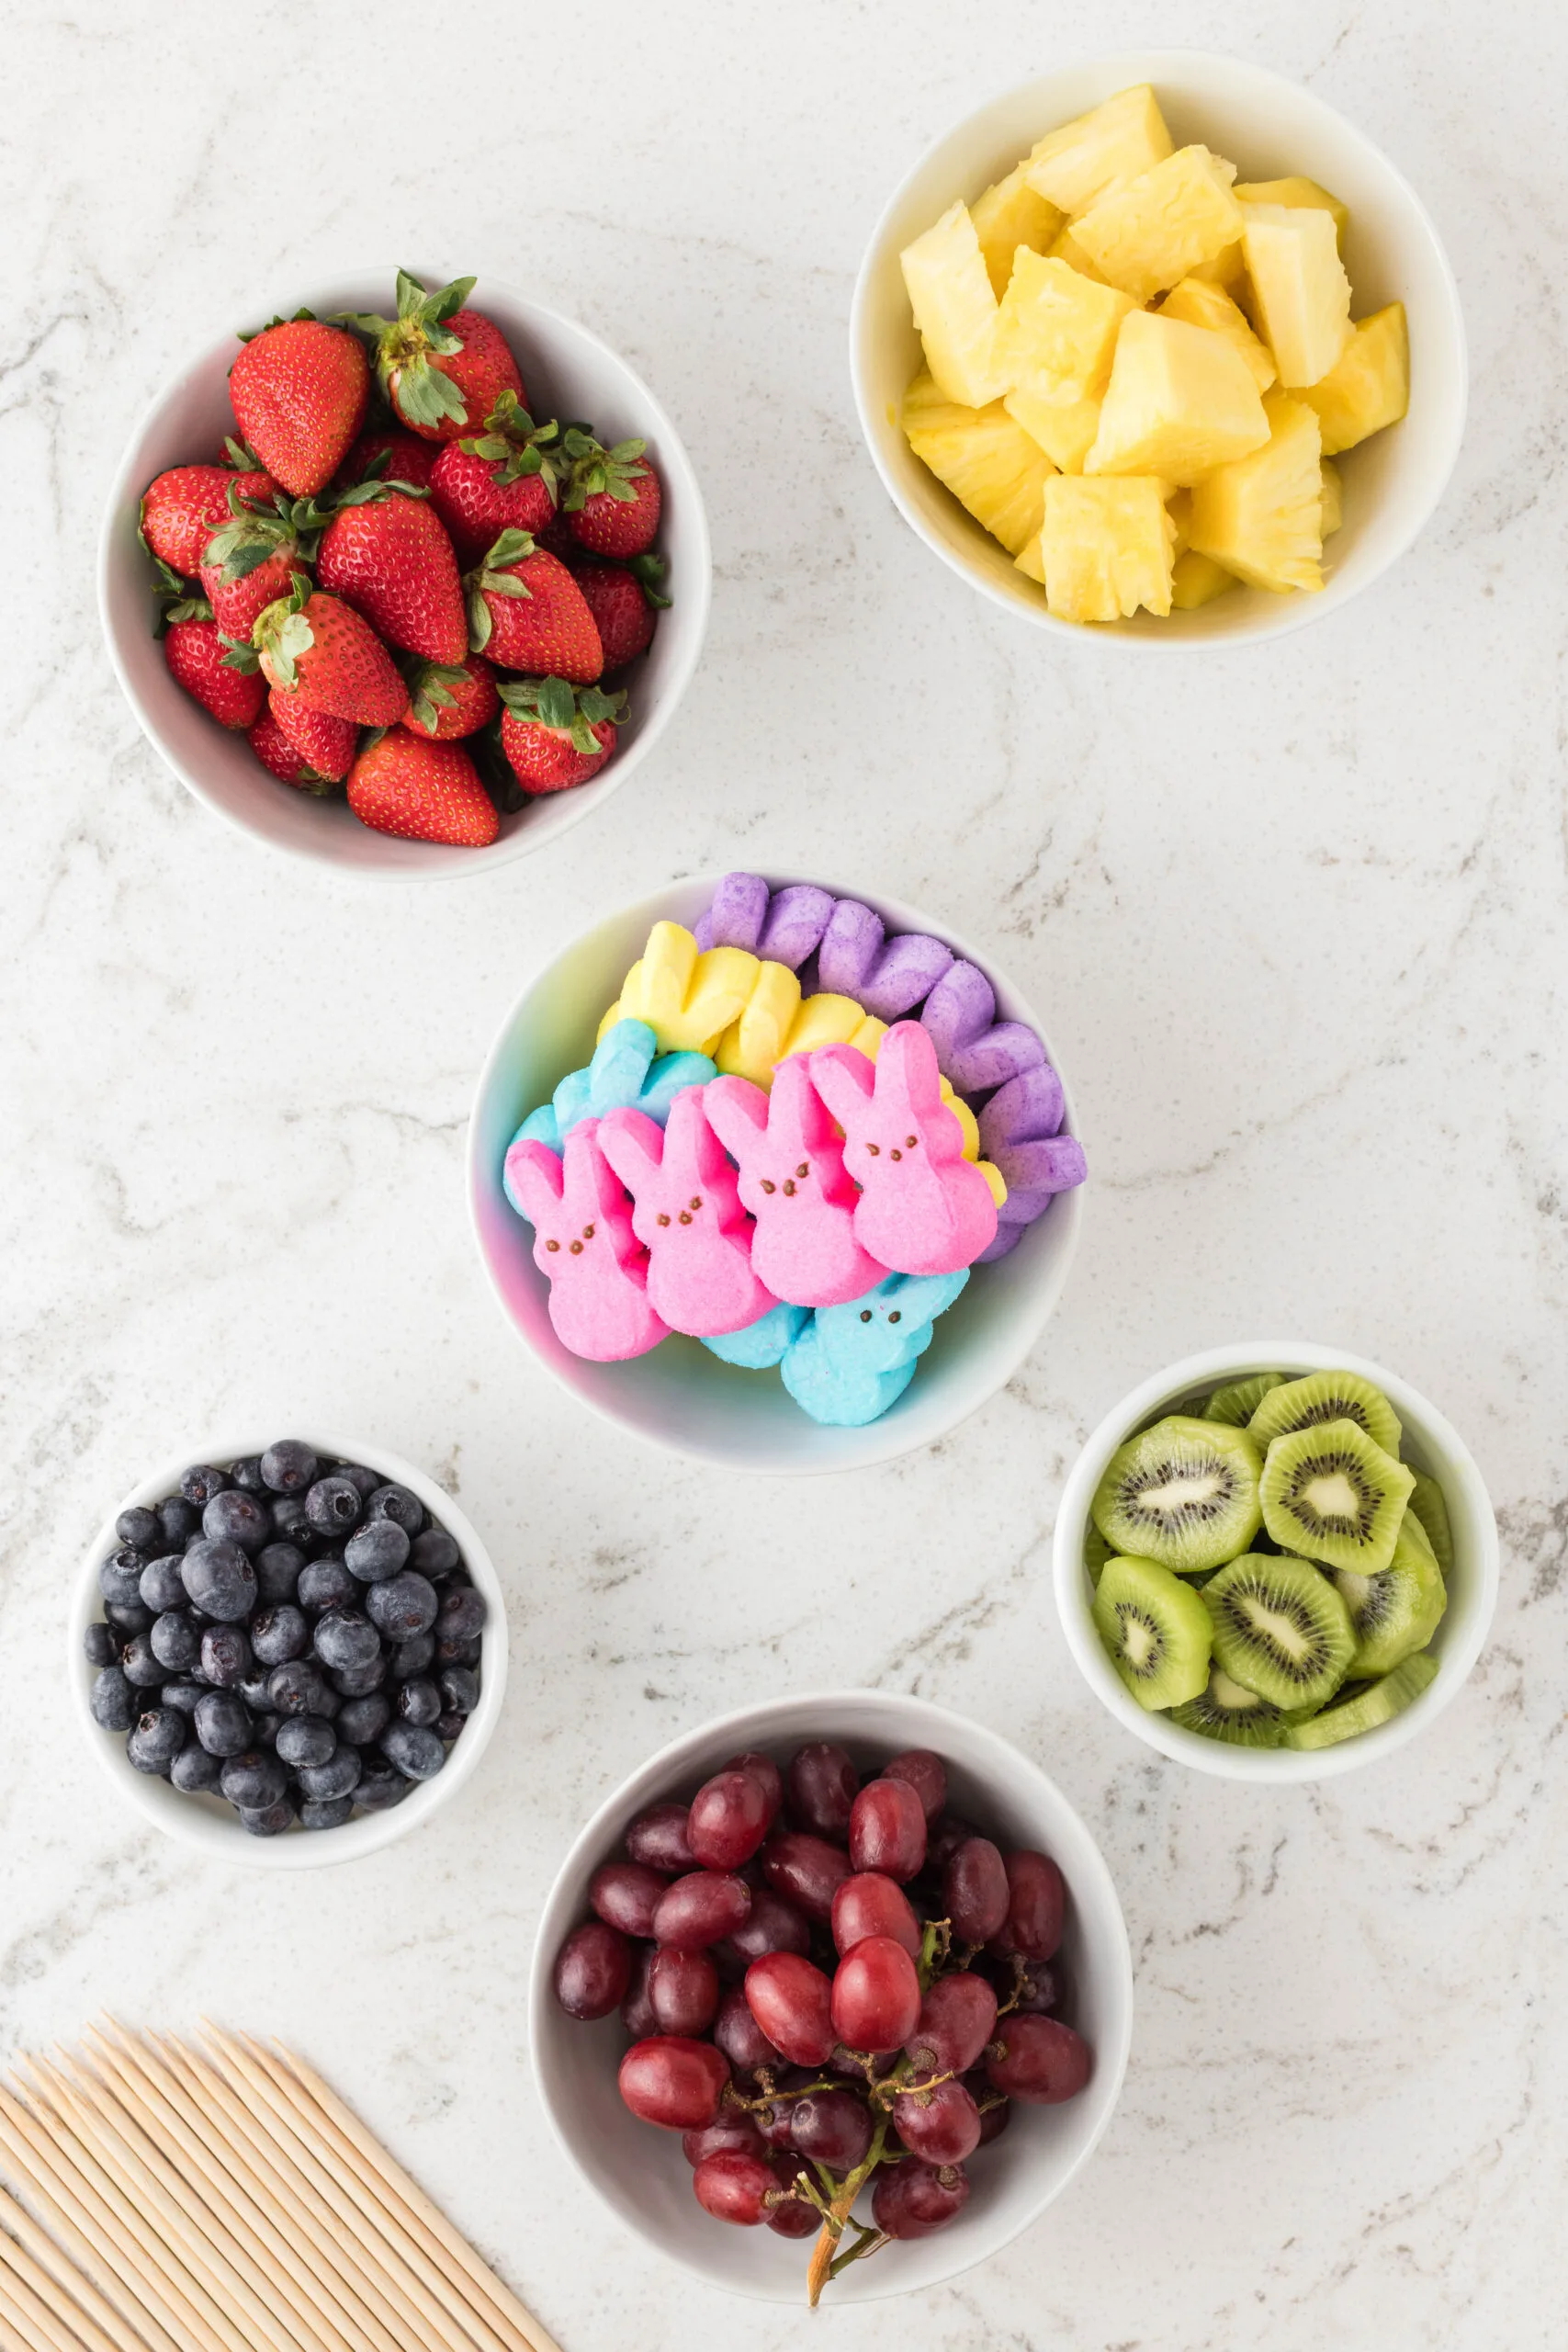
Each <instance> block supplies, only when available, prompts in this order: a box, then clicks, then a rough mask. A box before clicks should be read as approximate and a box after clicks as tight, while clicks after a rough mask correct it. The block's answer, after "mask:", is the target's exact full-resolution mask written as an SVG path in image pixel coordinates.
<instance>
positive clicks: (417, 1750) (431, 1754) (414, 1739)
mask: <svg viewBox="0 0 1568 2352" xmlns="http://www.w3.org/2000/svg"><path fill="white" fill-rule="evenodd" d="M381 1753H382V1755H383V1756H384V1757H385V1758H386V1759H387V1761H388V1763H389V1764H393V1765H396V1767H397V1769H398V1770H399V1771H400V1773H401V1774H402V1775H403V1778H404V1779H405V1780H407V1781H433V1780H434V1778H435V1775H436V1774H437V1772H439V1771H440V1770H441V1767H442V1766H443V1765H444V1764H445V1763H446V1749H445V1748H444V1747H442V1745H441V1742H440V1741H439V1740H438V1739H437V1738H436V1736H435V1734H434V1732H433V1731H426V1730H425V1729H423V1726H422V1725H420V1724H388V1726H387V1728H386V1730H385V1731H384V1732H383V1733H382V1735H381Z"/></svg>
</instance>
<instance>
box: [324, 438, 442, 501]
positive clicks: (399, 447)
mask: <svg viewBox="0 0 1568 2352" xmlns="http://www.w3.org/2000/svg"><path fill="white" fill-rule="evenodd" d="M378 459H379V460H380V461H381V462H379V463H378ZM434 463H435V452H434V449H432V447H431V446H430V444H429V442H428V441H422V440H421V439H420V438H419V435H417V434H415V433H401V432H400V431H399V430H398V428H397V426H396V425H394V424H386V425H382V426H381V427H380V428H379V429H378V431H377V432H375V433H362V434H361V435H360V436H359V438H358V440H357V441H356V442H355V445H354V447H353V448H352V449H351V450H350V451H349V453H348V455H347V457H346V458H344V461H343V466H342V469H341V472H340V477H339V478H340V480H341V481H344V482H345V483H347V484H348V486H349V487H350V489H352V488H353V486H354V484H355V482H358V481H406V482H407V483H408V485H409V488H410V489H411V490H428V489H429V488H430V469H431V467H432V466H433V465H434Z"/></svg>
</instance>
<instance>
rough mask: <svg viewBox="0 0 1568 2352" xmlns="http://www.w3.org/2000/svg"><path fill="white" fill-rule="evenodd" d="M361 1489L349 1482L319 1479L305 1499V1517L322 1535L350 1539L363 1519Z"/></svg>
mask: <svg viewBox="0 0 1568 2352" xmlns="http://www.w3.org/2000/svg"><path fill="white" fill-rule="evenodd" d="M359 1505H360V1496H359V1489H358V1487H356V1486H355V1485H354V1483H353V1481H352V1480H351V1479H348V1478H343V1477H333V1478H318V1479H317V1481H316V1483H315V1485H314V1486H313V1487H311V1489H310V1493H309V1494H308V1495H307V1496H306V1498H305V1516H306V1518H307V1519H308V1520H309V1521H310V1524H311V1526H312V1527H313V1528H314V1529H315V1531H316V1532H317V1534H318V1535H346V1534H347V1532H348V1531H349V1529H350V1528H351V1527H352V1526H354V1524H355V1521H357V1519H358V1517H359Z"/></svg>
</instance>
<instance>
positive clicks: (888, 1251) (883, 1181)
mask: <svg viewBox="0 0 1568 2352" xmlns="http://www.w3.org/2000/svg"><path fill="white" fill-rule="evenodd" d="M810 1061H811V1080H812V1083H813V1085H814V1086H815V1087H816V1089H817V1091H818V1094H819V1095H820V1096H821V1097H822V1100H823V1102H824V1103H826V1104H827V1106H828V1108H829V1111H830V1112H831V1113H832V1114H833V1116H834V1118H835V1119H837V1121H838V1122H839V1125H840V1127H842V1129H843V1131H844V1165H845V1167H846V1168H847V1169H848V1170H849V1171H850V1174H851V1175H852V1177H853V1178H854V1180H855V1182H856V1183H857V1184H859V1186H860V1187H861V1197H860V1201H859V1204H858V1205H857V1207H856V1209H855V1238H856V1240H857V1241H859V1243H860V1244H861V1247H862V1248H863V1250H867V1251H868V1252H869V1253H870V1255H871V1256H872V1257H874V1258H876V1259H878V1260H879V1261H881V1263H882V1264H883V1265H885V1266H891V1267H892V1268H893V1269H894V1270H895V1272H897V1273H901V1274H954V1273H956V1272H958V1270H959V1268H960V1267H961V1266H969V1265H973V1263H974V1261H975V1260H976V1258H977V1257H978V1256H979V1254H980V1252H981V1250H984V1249H985V1248H986V1247H987V1244H988V1243H989V1242H990V1241H992V1240H993V1239H994V1238H995V1237H996V1230H997V1204H996V1202H995V1201H994V1200H993V1199H992V1197H991V1188H990V1186H989V1185H988V1184H987V1182H986V1180H985V1178H984V1177H983V1176H982V1175H981V1173H980V1171H979V1170H978V1169H977V1168H976V1167H973V1166H972V1165H971V1163H970V1162H969V1161H968V1160H967V1159H964V1137H963V1134H962V1131H961V1129H960V1127H959V1125H958V1121H957V1120H956V1119H955V1118H954V1116H953V1113H952V1112H951V1111H949V1110H948V1109H947V1108H946V1107H945V1105H944V1104H943V1103H942V1080H941V1073H940V1072H939V1070H938V1069H937V1059H936V1047H935V1046H933V1045H932V1043H931V1038H930V1036H929V1035H927V1033H926V1031H925V1030H924V1029H923V1028H922V1027H921V1026H920V1023H919V1022H918V1021H900V1022H898V1023H896V1024H895V1026H894V1027H893V1028H891V1029H889V1031H888V1032H887V1035H886V1037H885V1038H884V1039H883V1041H882V1046H881V1049H880V1051H879V1052H878V1054H877V1057H876V1060H875V1062H874V1063H872V1062H871V1061H870V1060H868V1058H867V1057H866V1056H865V1055H864V1054H863V1053H862V1052H860V1050H859V1049H858V1047H856V1046H818V1049H817V1051H816V1052H815V1053H814V1054H813V1055H812V1056H811V1057H810Z"/></svg>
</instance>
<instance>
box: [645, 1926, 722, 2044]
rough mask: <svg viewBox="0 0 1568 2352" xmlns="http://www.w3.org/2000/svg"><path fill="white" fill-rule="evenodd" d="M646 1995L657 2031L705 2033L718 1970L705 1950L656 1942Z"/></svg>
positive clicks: (714, 2003)
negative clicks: (685, 1948)
mask: <svg viewBox="0 0 1568 2352" xmlns="http://www.w3.org/2000/svg"><path fill="white" fill-rule="evenodd" d="M648 1997H649V2002H650V2003H651V2005H652V2008H653V2014H654V2016H655V2018H657V2019H658V2021H659V2031H660V2033H705V2032H706V2031H707V2030H708V2028H709V2026H710V2025H712V2023H713V2020H714V2012H715V2010H716V2008H717V2007H718V1971H717V1969H716V1967H715V1966H714V1964H713V1962H712V1961H711V1960H710V1959H709V1958H708V1956H707V1954H706V1952H705V1951H682V1950H681V1948H680V1946H679V1945H677V1944H660V1947H659V1949H658V1951H656V1952H655V1953H654V1955H653V1964H652V1966H651V1967H650V1968H649V1972H648Z"/></svg>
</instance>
